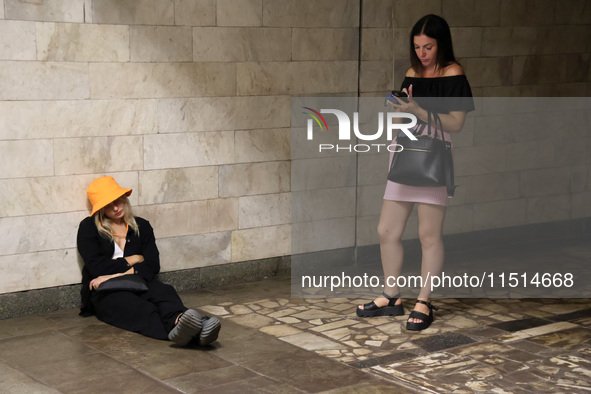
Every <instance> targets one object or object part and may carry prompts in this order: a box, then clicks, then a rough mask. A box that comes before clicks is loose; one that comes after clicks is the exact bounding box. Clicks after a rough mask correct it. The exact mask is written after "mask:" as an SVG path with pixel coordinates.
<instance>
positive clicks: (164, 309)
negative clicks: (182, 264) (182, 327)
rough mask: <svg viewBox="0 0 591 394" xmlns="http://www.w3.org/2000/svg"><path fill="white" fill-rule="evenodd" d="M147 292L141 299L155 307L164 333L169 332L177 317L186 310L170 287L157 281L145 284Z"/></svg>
mask: <svg viewBox="0 0 591 394" xmlns="http://www.w3.org/2000/svg"><path fill="white" fill-rule="evenodd" d="M147 285H148V291H147V292H146V293H145V294H142V298H144V299H146V300H147V301H149V302H150V303H152V304H154V305H155V306H156V310H157V311H158V315H159V316H160V320H161V322H162V325H163V326H164V328H165V329H166V332H170V330H172V329H173V328H174V326H175V325H176V323H177V319H178V318H179V316H180V315H181V314H182V313H183V312H185V311H186V310H187V308H186V307H185V305H183V301H182V300H181V298H180V297H179V295H178V293H177V292H176V290H175V289H174V287H172V286H171V285H167V284H164V283H162V282H160V281H158V280H153V281H151V282H148V283H147Z"/></svg>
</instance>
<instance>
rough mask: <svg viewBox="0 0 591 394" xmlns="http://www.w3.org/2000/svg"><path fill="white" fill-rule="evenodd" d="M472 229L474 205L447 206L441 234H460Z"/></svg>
mask: <svg viewBox="0 0 591 394" xmlns="http://www.w3.org/2000/svg"><path fill="white" fill-rule="evenodd" d="M471 231H474V206H472V205H461V206H452V207H448V208H447V210H446V211H445V221H444V222H443V234H461V233H469V232H471Z"/></svg>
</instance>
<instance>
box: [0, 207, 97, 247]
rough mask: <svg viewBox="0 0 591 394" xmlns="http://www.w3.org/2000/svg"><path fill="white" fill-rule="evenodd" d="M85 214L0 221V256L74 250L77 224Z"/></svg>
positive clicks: (6, 218) (53, 215) (51, 215)
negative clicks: (0, 236)
mask: <svg viewBox="0 0 591 394" xmlns="http://www.w3.org/2000/svg"><path fill="white" fill-rule="evenodd" d="M86 216H88V211H77V212H65V213H57V214H49V215H32V216H17V217H2V218H0V233H1V234H3V235H4V236H3V237H2V238H1V239H0V256H8V255H14V254H24V253H34V252H42V251H47V250H59V249H70V248H75V247H76V234H77V232H78V225H79V224H80V222H81V221H82V219H84V218H85V217H86Z"/></svg>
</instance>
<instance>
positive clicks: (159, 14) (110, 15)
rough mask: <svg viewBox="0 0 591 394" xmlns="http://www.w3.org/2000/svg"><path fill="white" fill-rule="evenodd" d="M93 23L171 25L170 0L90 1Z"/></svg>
mask: <svg viewBox="0 0 591 394" xmlns="http://www.w3.org/2000/svg"><path fill="white" fill-rule="evenodd" d="M92 11H93V13H92V20H93V23H101V24H102V23H104V24H113V25H173V24H174V4H173V1H172V0H125V1H118V0H92Z"/></svg>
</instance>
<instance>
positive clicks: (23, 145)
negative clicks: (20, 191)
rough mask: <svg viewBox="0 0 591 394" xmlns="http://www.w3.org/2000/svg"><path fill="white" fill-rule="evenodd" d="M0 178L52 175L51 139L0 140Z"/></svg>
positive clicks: (52, 153) (52, 154)
mask: <svg viewBox="0 0 591 394" xmlns="http://www.w3.org/2000/svg"><path fill="white" fill-rule="evenodd" d="M0 156H2V160H1V161H0V178H4V179H6V178H27V177H35V176H50V175H53V171H54V169H53V157H54V150H53V143H52V141H51V140H28V141H0Z"/></svg>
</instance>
